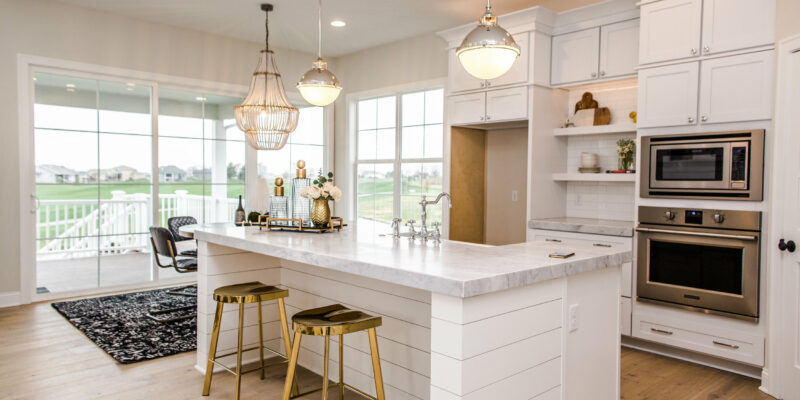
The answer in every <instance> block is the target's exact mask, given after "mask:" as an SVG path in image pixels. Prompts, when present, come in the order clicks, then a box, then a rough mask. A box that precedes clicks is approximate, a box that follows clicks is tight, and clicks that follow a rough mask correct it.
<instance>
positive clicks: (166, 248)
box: [147, 226, 197, 323]
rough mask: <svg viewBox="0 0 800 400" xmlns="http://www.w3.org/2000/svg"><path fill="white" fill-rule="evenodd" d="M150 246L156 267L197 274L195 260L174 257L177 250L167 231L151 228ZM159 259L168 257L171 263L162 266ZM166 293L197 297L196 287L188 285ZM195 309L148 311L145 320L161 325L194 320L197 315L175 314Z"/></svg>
mask: <svg viewBox="0 0 800 400" xmlns="http://www.w3.org/2000/svg"><path fill="white" fill-rule="evenodd" d="M150 244H152V245H153V257H155V259H156V265H158V266H159V268H174V269H175V271H178V272H179V273H187V272H197V258H177V257H176V256H180V255H179V254H177V251H178V250H177V249H176V248H175V240H174V238H173V237H172V233H171V232H170V231H169V230H168V229H166V228H162V227H160V226H151V227H150ZM160 257H169V259H170V261H171V263H170V264H162V263H161V258H160ZM167 293H168V294H171V295H175V296H186V297H197V285H189V286H185V287H181V288H177V289H175V290H171V291H169V292H167ZM196 308H197V306H196V305H193V306H184V307H175V308H170V309H166V310H150V312H148V313H147V318H150V319H152V320H153V321H156V322H161V323H166V322H174V321H181V320H184V319H189V318H194V317H195V316H196V315H197V313H196V312H190V313H189V314H186V313H183V314H178V313H177V312H179V311H190V310H195V309H196Z"/></svg>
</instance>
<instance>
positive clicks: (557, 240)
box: [544, 238, 561, 243]
mask: <svg viewBox="0 0 800 400" xmlns="http://www.w3.org/2000/svg"><path fill="white" fill-rule="evenodd" d="M544 241H545V242H556V243H561V239H550V238H545V239H544Z"/></svg>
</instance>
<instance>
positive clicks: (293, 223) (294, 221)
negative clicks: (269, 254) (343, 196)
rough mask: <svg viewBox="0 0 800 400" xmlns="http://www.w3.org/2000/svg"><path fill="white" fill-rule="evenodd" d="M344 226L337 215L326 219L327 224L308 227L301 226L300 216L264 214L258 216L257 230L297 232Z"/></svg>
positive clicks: (329, 229)
mask: <svg viewBox="0 0 800 400" xmlns="http://www.w3.org/2000/svg"><path fill="white" fill-rule="evenodd" d="M273 222H289V223H290V224H289V226H286V225H276V224H273ZM342 227H344V220H342V219H341V218H339V217H332V218H331V219H329V220H328V226H327V227H324V228H309V227H305V226H303V220H302V219H300V218H270V217H269V216H266V215H261V216H259V217H258V230H263V229H267V230H280V231H298V232H317V233H322V232H333V231H334V230H336V231H340V230H342Z"/></svg>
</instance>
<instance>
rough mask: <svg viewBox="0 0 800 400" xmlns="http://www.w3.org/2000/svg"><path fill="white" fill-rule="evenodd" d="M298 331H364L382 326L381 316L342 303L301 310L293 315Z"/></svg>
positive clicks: (315, 333)
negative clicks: (352, 308)
mask: <svg viewBox="0 0 800 400" xmlns="http://www.w3.org/2000/svg"><path fill="white" fill-rule="evenodd" d="M292 324H293V326H294V330H295V331H296V332H300V333H302V334H304V335H315V336H329V335H342V334H345V333H352V332H358V331H363V330H366V329H370V328H376V327H378V326H381V324H382V320H381V317H375V316H372V315H369V314H367V313H365V312H363V311H358V310H351V309H349V308H347V307H345V306H343V305H341V304H333V305H329V306H325V307H319V308H313V309H310V310H304V311H300V312H299V313H297V314H295V315H294V316H293V317H292Z"/></svg>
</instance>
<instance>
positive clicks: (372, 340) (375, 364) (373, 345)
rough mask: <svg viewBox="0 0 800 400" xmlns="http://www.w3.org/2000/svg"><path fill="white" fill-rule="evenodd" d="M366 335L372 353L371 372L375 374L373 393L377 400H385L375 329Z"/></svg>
mask: <svg viewBox="0 0 800 400" xmlns="http://www.w3.org/2000/svg"><path fill="white" fill-rule="evenodd" d="M367 333H368V334H369V350H370V352H371V353H372V370H373V372H374V374H375V391H376V393H377V394H378V400H386V394H385V393H384V392H383V375H381V358H380V355H379V354H378V335H377V334H376V333H375V328H370V329H369V330H368V331H367Z"/></svg>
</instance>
